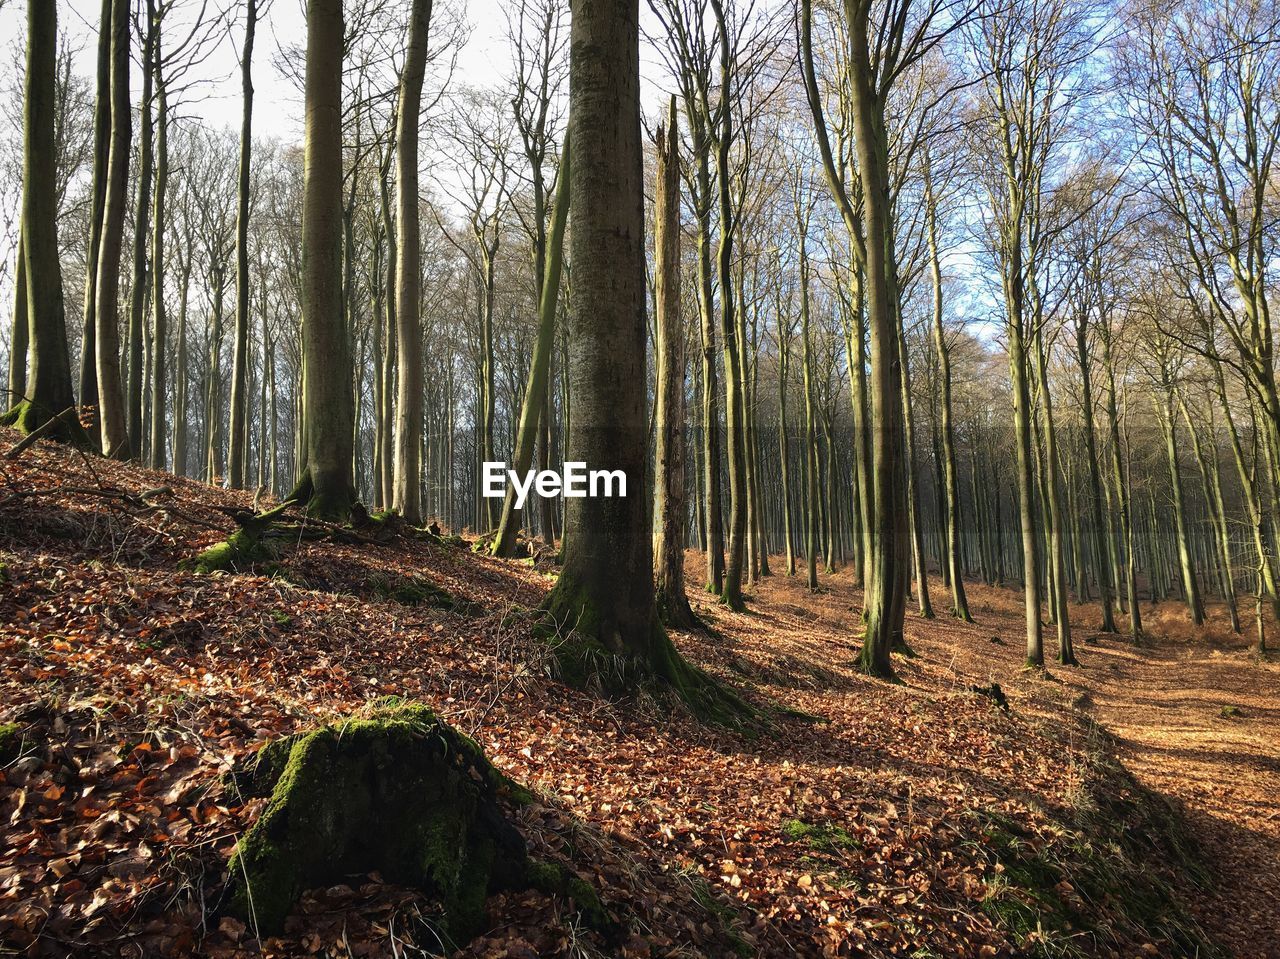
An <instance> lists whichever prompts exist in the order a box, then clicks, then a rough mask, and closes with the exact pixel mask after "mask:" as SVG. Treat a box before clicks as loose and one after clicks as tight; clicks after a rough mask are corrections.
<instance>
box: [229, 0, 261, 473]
mask: <svg viewBox="0 0 1280 959" xmlns="http://www.w3.org/2000/svg"><path fill="white" fill-rule="evenodd" d="M257 26H258V0H247V6H246V9H245V24H244V46H243V47H242V49H241V51H240V90H241V95H242V98H243V110H242V112H241V115H240V170H239V179H238V182H237V187H236V189H237V196H236V199H237V203H236V328H235V340H234V342H233V345H232V350H231V435H230V436H229V437H228V438H227V472H228V473H229V474H230V476H229V480H230V483H231V485H232V486H233V487H235V488H236V489H243V488H244V487H245V485H246V483H247V480H248V477H247V476H246V472H245V457H246V447H247V446H248V436H247V433H248V430H247V428H246V423H247V419H248V415H249V387H248V373H249V371H248V366H249V293H250V290H249V286H250V284H249V188H250V182H251V177H252V172H253V171H252V163H253V40H254V34H255V33H256V31H257Z"/></svg>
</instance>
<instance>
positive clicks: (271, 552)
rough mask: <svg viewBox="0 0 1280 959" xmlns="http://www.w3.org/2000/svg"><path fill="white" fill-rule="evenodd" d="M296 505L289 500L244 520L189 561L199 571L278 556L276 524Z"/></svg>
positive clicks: (240, 567) (248, 565) (236, 567)
mask: <svg viewBox="0 0 1280 959" xmlns="http://www.w3.org/2000/svg"><path fill="white" fill-rule="evenodd" d="M293 505H294V503H293V500H285V501H284V502H283V503H281V504H280V505H279V506H276V507H273V508H272V509H269V510H267V511H266V512H265V513H259V514H257V515H256V516H251V517H248V518H246V519H242V520H240V528H239V529H238V530H236V531H235V532H234V533H232V534H231V535H230V536H228V537H227V538H226V539H224V540H223V541H222V542H221V543H217V544H215V545H213V546H210V547H209V548H208V549H207V550H205V551H204V552H203V553H201V554H200V555H199V556H197V557H196V558H195V559H194V560H191V561H189V565H190V567H191V568H192V569H194V570H195V571H196V572H197V573H212V572H214V571H216V570H223V571H226V572H238V571H247V570H250V569H253V567H254V566H255V565H256V564H258V563H264V562H267V561H268V560H273V559H275V558H276V556H277V555H278V549H277V544H276V543H275V542H273V541H272V539H271V538H270V534H271V530H272V526H273V524H274V523H275V521H276V520H277V519H279V517H280V516H281V515H282V514H283V513H284V512H285V510H287V509H288V508H289V507H291V506H293Z"/></svg>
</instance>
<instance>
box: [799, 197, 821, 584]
mask: <svg viewBox="0 0 1280 959" xmlns="http://www.w3.org/2000/svg"><path fill="white" fill-rule="evenodd" d="M801 223H802V229H801V232H800V338H801V341H802V345H803V357H802V359H801V365H802V367H803V369H802V371H801V373H802V376H803V378H804V483H805V485H804V488H805V510H804V556H805V566H806V573H805V585H807V586H808V587H809V590H810V591H814V590H816V589H817V588H818V429H817V412H816V409H815V407H816V400H815V397H814V395H813V394H814V371H813V365H814V364H813V339H812V336H811V334H810V331H809V253H808V249H807V238H808V237H807V234H808V227H809V218H808V214H807V213H806V214H805V215H804V216H803V218H802V220H801Z"/></svg>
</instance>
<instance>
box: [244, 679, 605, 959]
mask: <svg viewBox="0 0 1280 959" xmlns="http://www.w3.org/2000/svg"><path fill="white" fill-rule="evenodd" d="M233 782H234V788H237V789H238V790H239V791H240V793H241V794H242V795H247V796H254V795H258V796H262V795H268V794H269V795H270V796H271V801H270V803H269V804H268V805H267V807H266V809H265V810H264V812H263V814H262V816H261V818H260V819H259V820H258V822H257V823H256V824H255V825H254V826H253V827H252V828H251V829H250V830H249V831H248V832H247V833H246V834H245V835H244V836H243V837H242V838H241V840H240V843H239V845H238V847H237V849H236V854H235V856H234V857H233V859H232V860H231V864H230V876H229V880H230V884H231V887H230V895H229V907H228V908H229V911H230V912H232V913H233V914H235V915H238V916H241V917H243V918H244V919H246V920H247V921H249V922H250V923H256V928H257V929H258V931H259V932H260V933H261V934H263V935H267V934H270V933H272V932H278V931H279V930H280V929H281V928H282V927H283V925H284V920H285V918H286V917H287V916H288V914H289V911H290V909H291V908H292V907H293V904H294V903H295V902H296V901H297V899H298V897H299V896H300V895H301V894H302V892H303V891H304V890H306V889H310V888H315V887H320V886H327V885H331V884H332V883H335V882H337V881H339V880H341V879H342V878H343V877H345V876H349V875H352V874H359V873H368V872H373V871H377V872H379V873H380V874H381V875H382V876H383V877H384V878H385V879H386V880H388V881H389V882H394V883H399V884H402V885H407V886H414V887H417V888H419V889H422V890H423V891H425V892H427V893H429V894H431V895H433V896H436V897H438V898H439V900H440V902H441V904H442V906H443V908H444V919H443V927H444V929H445V930H446V932H447V933H448V935H449V937H450V938H452V939H453V940H455V941H456V942H465V941H466V940H467V939H468V938H470V937H471V936H473V935H475V934H476V933H478V932H479V931H480V930H481V929H482V928H483V926H484V923H485V921H486V916H485V899H486V897H487V896H488V895H489V894H490V893H491V892H495V891H497V890H499V889H505V888H524V887H536V888H539V889H542V890H543V891H546V892H548V893H553V894H559V895H564V896H567V897H570V898H572V899H573V901H574V903H575V905H576V907H577V909H578V911H579V912H580V913H581V915H582V918H583V920H584V922H586V923H587V924H588V925H591V926H594V927H596V928H599V929H606V930H607V928H608V926H609V925H610V923H609V919H608V917H607V915H606V913H605V912H604V909H603V907H602V906H601V904H600V902H599V900H598V899H597V898H596V896H595V894H594V892H592V891H591V889H590V887H589V886H587V885H586V884H585V883H583V882H582V881H581V880H577V879H576V878H575V877H573V876H572V875H571V874H570V873H568V872H567V871H566V870H564V869H563V868H561V867H559V866H554V865H547V864H544V863H535V862H533V861H532V860H531V859H530V858H529V855H528V851H527V849H526V847H525V842H524V839H523V838H522V837H521V835H520V833H519V832H517V831H516V829H515V827H514V826H513V825H512V824H511V822H510V820H509V819H508V818H507V817H506V815H505V814H504V812H503V809H502V804H503V802H506V803H508V804H523V803H526V802H528V801H530V800H531V798H532V797H531V795H530V794H529V793H528V792H527V791H526V790H524V789H523V788H521V787H520V786H518V785H516V784H515V783H514V782H512V781H511V780H509V779H508V778H507V777H506V776H504V775H503V774H502V773H501V772H499V771H498V770H497V769H495V768H494V767H493V766H492V765H491V764H490V763H489V762H488V760H487V759H485V757H484V755H483V753H482V752H481V750H480V747H479V746H478V745H477V744H476V743H475V742H473V741H472V740H471V739H469V738H468V737H466V736H464V735H462V734H461V733H459V732H458V731H456V730H455V729H453V728H452V727H450V726H449V725H448V724H446V723H444V722H443V721H441V720H440V719H439V718H438V717H437V716H436V715H435V714H434V713H433V712H432V711H431V710H430V709H429V708H427V707H426V706H423V705H421V704H418V703H411V702H405V701H402V700H397V699H386V700H379V701H377V702H375V703H373V704H371V705H370V706H368V707H366V708H365V709H364V710H363V711H362V712H361V713H359V714H357V715H356V716H355V717H353V718H351V719H349V720H346V721H344V722H341V723H337V724H334V725H330V726H325V727H323V728H321V729H318V730H315V731H313V732H309V733H304V734H300V735H296V736H291V737H288V738H285V739H281V740H278V741H276V742H274V743H271V744H270V745H268V746H267V747H265V748H264V749H263V750H262V751H261V752H260V753H259V754H258V757H257V759H256V762H255V763H254V764H253V765H252V766H250V767H249V768H247V769H245V770H243V771H241V772H238V773H236V774H234V776H233Z"/></svg>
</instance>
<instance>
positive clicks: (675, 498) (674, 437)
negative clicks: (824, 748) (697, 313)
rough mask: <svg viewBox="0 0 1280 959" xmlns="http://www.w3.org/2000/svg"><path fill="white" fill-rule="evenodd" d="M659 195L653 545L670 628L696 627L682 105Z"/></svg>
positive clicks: (661, 161) (662, 146)
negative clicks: (690, 567) (687, 462)
mask: <svg viewBox="0 0 1280 959" xmlns="http://www.w3.org/2000/svg"><path fill="white" fill-rule="evenodd" d="M657 153H658V168H657V179H656V184H657V186H656V191H655V194H654V214H653V222H654V236H653V248H654V257H655V262H654V268H653V274H654V297H653V299H654V310H655V312H656V313H657V340H658V342H657V362H658V370H657V389H656V395H657V413H656V420H657V450H656V454H655V459H654V462H655V471H656V474H657V475H656V476H655V478H654V504H653V516H654V541H653V552H654V556H655V557H656V558H657V565H658V569H657V601H658V610H659V613H660V614H661V615H662V617H663V620H664V622H666V624H667V625H668V626H677V627H685V628H688V627H692V626H695V625H697V622H698V620H697V617H696V616H695V615H694V612H693V610H692V609H691V608H690V606H689V599H688V597H687V596H686V595H685V589H684V546H685V528H686V526H687V524H688V512H687V508H686V505H685V495H684V377H685V354H684V347H685V327H684V318H683V317H682V316H681V313H680V269H681V262H680V133H679V129H678V128H677V126H676V100H675V97H672V98H671V104H670V107H669V109H668V111H667V124H666V127H665V128H664V127H662V126H659V127H658V142H657Z"/></svg>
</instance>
